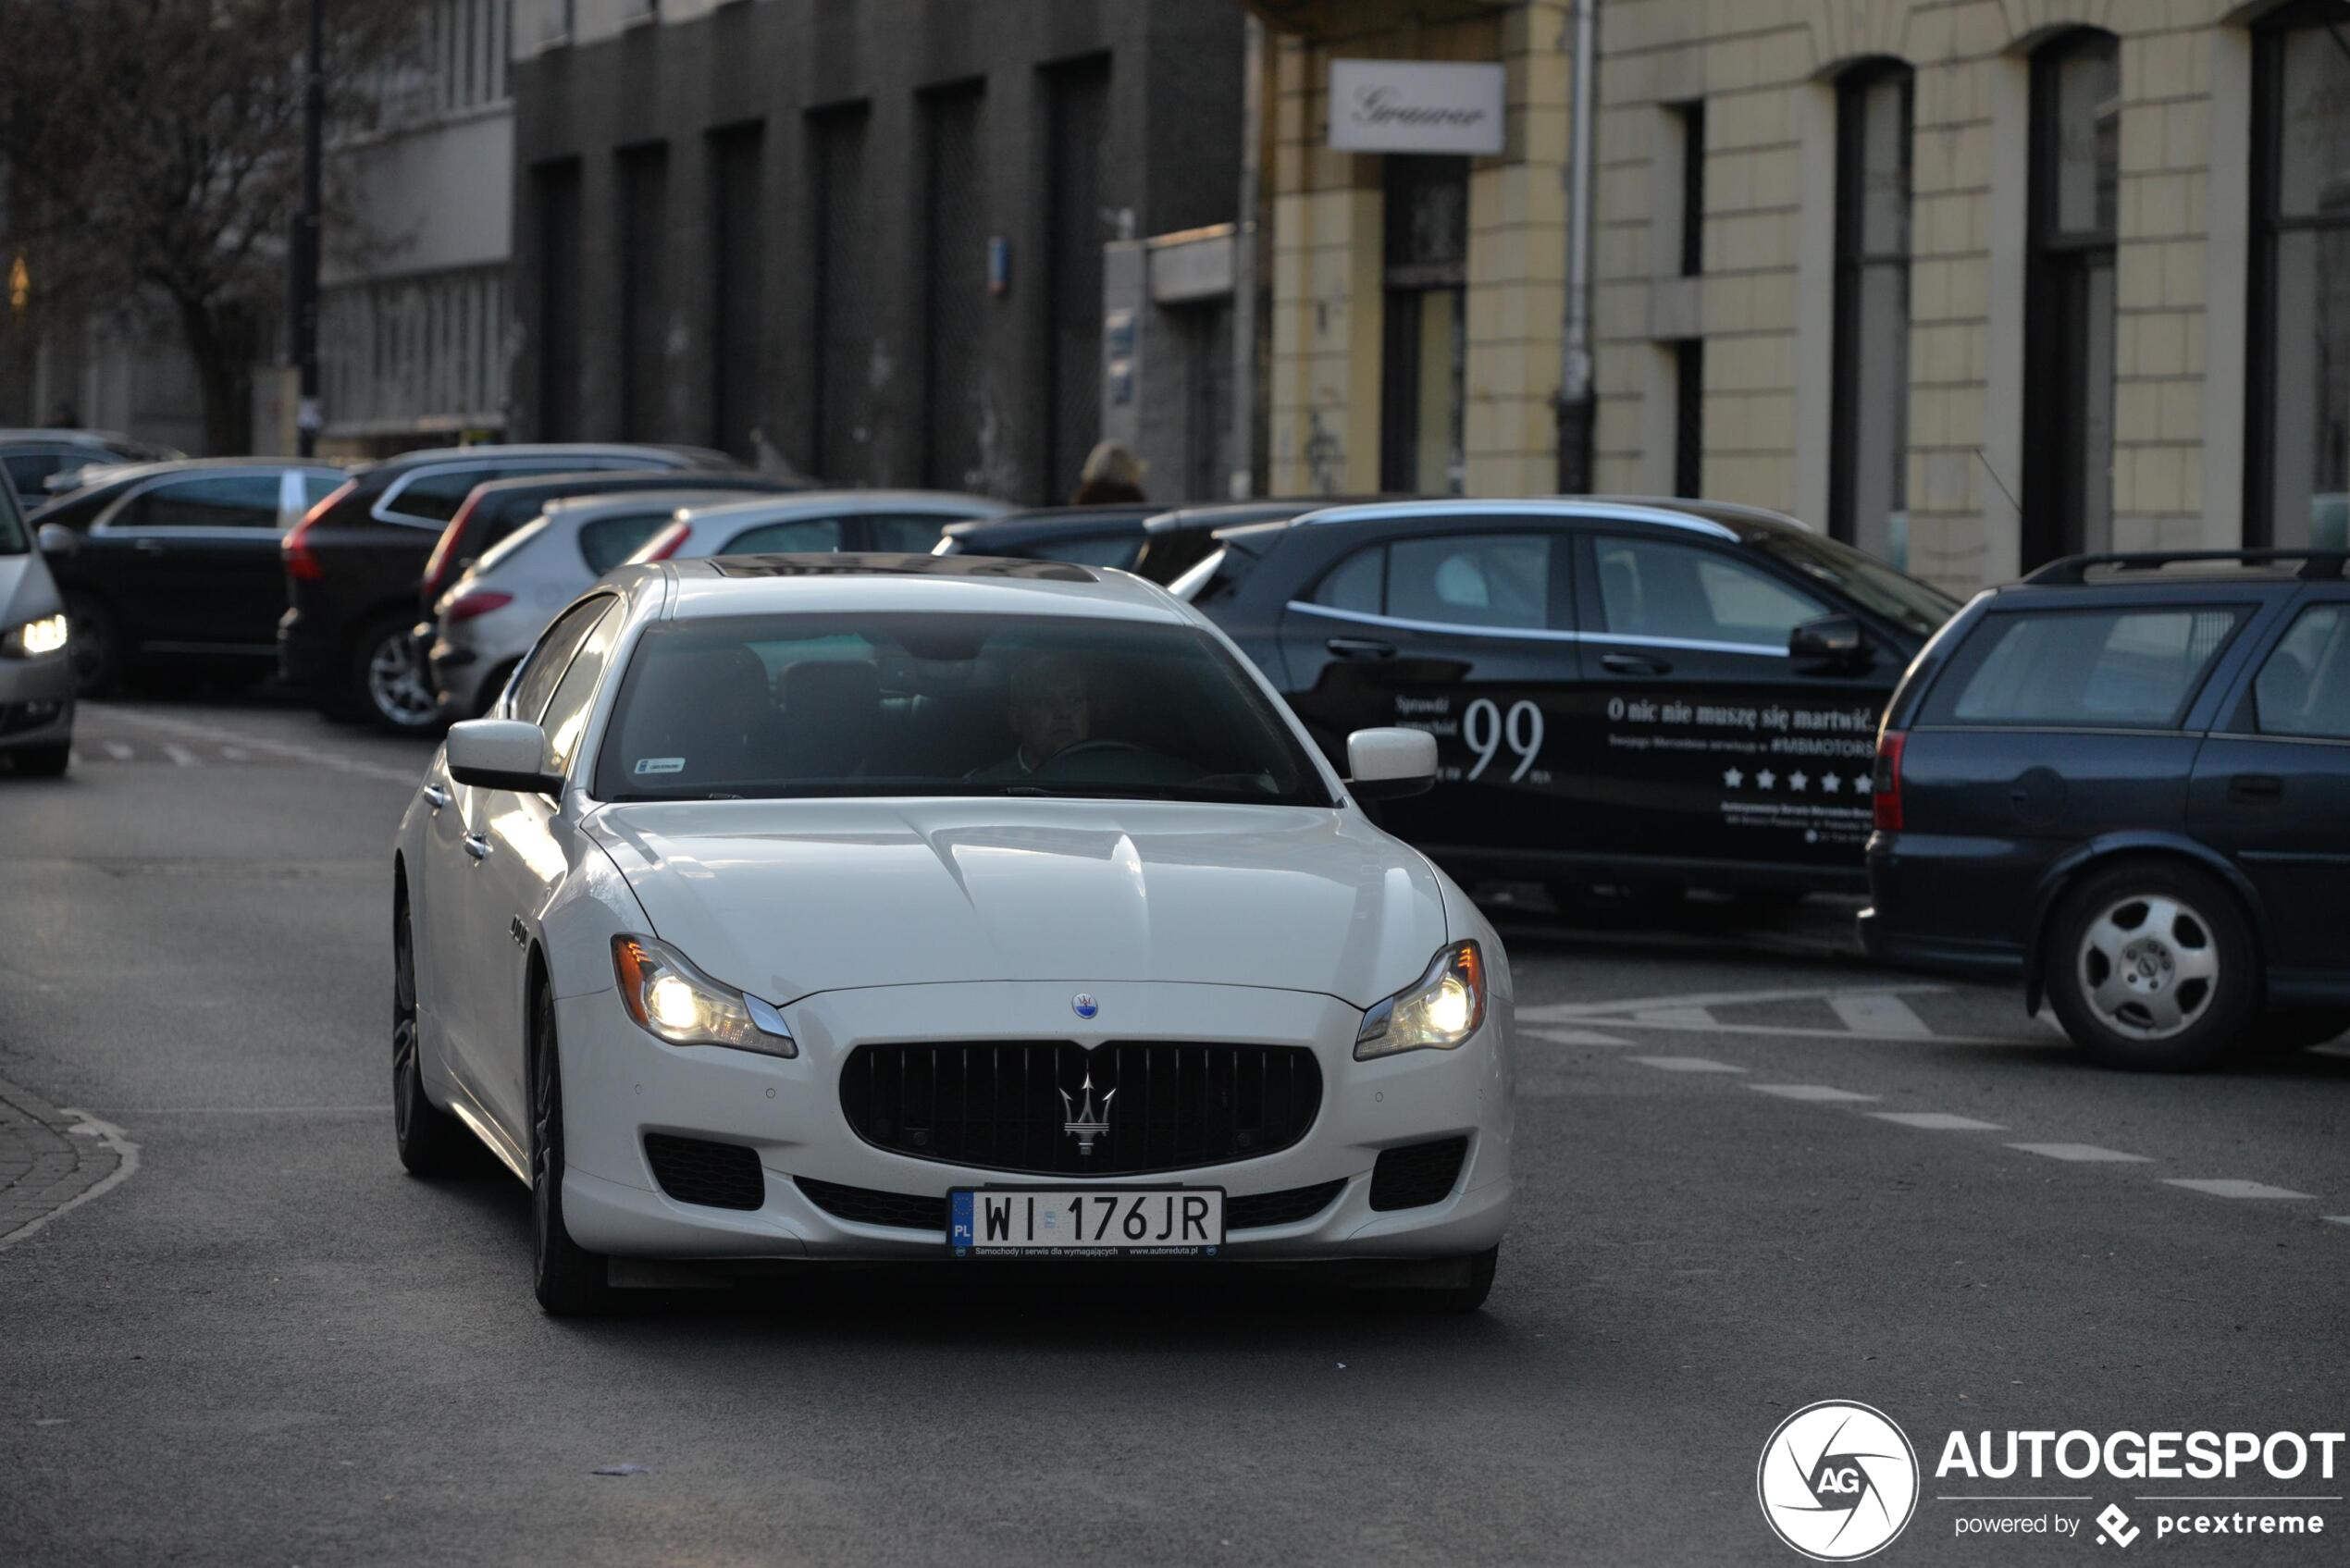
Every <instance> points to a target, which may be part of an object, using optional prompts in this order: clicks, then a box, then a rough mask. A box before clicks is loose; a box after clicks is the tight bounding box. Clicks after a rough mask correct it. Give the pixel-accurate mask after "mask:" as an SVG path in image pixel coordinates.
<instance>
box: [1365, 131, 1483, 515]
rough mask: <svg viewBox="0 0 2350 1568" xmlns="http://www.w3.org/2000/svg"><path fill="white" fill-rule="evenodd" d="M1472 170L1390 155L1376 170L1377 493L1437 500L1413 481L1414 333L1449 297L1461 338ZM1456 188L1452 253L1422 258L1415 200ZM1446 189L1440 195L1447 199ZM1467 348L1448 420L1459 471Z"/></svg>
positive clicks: (1452, 162)
mask: <svg viewBox="0 0 2350 1568" xmlns="http://www.w3.org/2000/svg"><path fill="white" fill-rule="evenodd" d="M1470 168H1471V165H1470V162H1469V160H1468V159H1467V158H1466V157H1461V156H1456V155H1452V154H1389V155H1388V156H1387V158H1386V160H1385V164H1384V167H1383V168H1382V170H1381V179H1382V182H1383V185H1384V190H1385V196H1384V200H1385V207H1386V210H1385V213H1384V215H1383V229H1384V234H1383V238H1382V245H1383V253H1382V256H1381V261H1380V282H1381V286H1382V294H1381V302H1380V303H1381V310H1380V315H1381V339H1382V341H1381V345H1380V361H1379V488H1381V489H1383V490H1386V491H1388V492H1390V493H1391V494H1395V495H1416V494H1421V493H1443V492H1441V491H1438V490H1435V489H1434V488H1431V487H1429V486H1428V485H1425V484H1423V483H1421V481H1422V480H1423V479H1424V478H1425V475H1421V474H1420V473H1419V463H1418V456H1419V446H1420V438H1421V435H1422V434H1423V432H1422V431H1421V429H1420V404H1419V395H1420V377H1421V372H1422V369H1423V366H1422V365H1421V363H1420V340H1421V338H1422V335H1423V334H1422V331H1421V327H1422V323H1423V321H1424V320H1425V314H1426V312H1427V309H1428V304H1429V300H1430V298H1431V297H1437V296H1444V297H1449V298H1450V299H1451V301H1452V302H1453V310H1454V312H1455V318H1456V319H1457V320H1458V321H1459V322H1460V323H1461V326H1462V330H1463V332H1464V334H1465V333H1466V327H1467V309H1468V295H1467V287H1468V243H1469V234H1468V204H1469V175H1470ZM1453 186H1457V187H1458V193H1459V203H1460V220H1461V221H1460V235H1459V241H1460V243H1459V248H1458V250H1457V252H1453V251H1450V250H1439V251H1436V252H1433V253H1426V252H1424V251H1423V250H1422V249H1421V247H1420V246H1419V244H1418V242H1417V241H1419V240H1420V239H1421V238H1423V236H1421V235H1420V234H1419V233H1418V232H1417V231H1416V229H1415V228H1414V226H1413V223H1412V221H1411V220H1412V216H1413V212H1414V210H1415V209H1414V202H1415V199H1416V197H1417V196H1418V195H1419V194H1421V193H1423V192H1428V191H1435V190H1437V189H1438V188H1440V187H1445V188H1450V187H1453ZM1450 193H1451V192H1450V190H1449V189H1447V191H1446V194H1447V195H1448V196H1449V195H1450ZM1462 352H1463V356H1464V364H1463V365H1462V372H1463V374H1462V380H1461V387H1460V395H1459V397H1458V399H1457V401H1456V403H1455V406H1454V411H1453V412H1454V418H1455V422H1456V424H1458V425H1459V426H1460V428H1459V429H1458V430H1457V431H1455V432H1454V436H1455V440H1454V447H1455V450H1456V451H1460V452H1461V455H1462V461H1463V463H1464V464H1466V458H1467V453H1466V434H1467V414H1468V388H1467V378H1466V345H1464V347H1463V350H1462Z"/></svg>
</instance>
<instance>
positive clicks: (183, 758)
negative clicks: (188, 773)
mask: <svg viewBox="0 0 2350 1568" xmlns="http://www.w3.org/2000/svg"><path fill="white" fill-rule="evenodd" d="M163 754H164V755H165V756H166V757H168V758H170V759H171V763H172V766H174V767H176V768H192V767H194V766H195V765H196V754H195V753H194V752H192V751H191V750H189V749H188V748H187V747H184V746H179V745H177V744H175V743H173V742H171V741H165V742H164V743H163Z"/></svg>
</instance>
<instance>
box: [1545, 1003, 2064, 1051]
mask: <svg viewBox="0 0 2350 1568" xmlns="http://www.w3.org/2000/svg"><path fill="white" fill-rule="evenodd" d="M1680 1010H1682V1009H1676V1008H1661V1009H1658V1010H1656V1011H1653V1012H1648V1013H1639V1014H1635V1015H1633V1016H1632V1017H1630V1018H1618V1017H1615V1016H1614V1015H1613V1014H1608V1013H1593V1014H1589V1015H1587V1016H1585V1017H1583V1018H1581V1019H1577V1021H1578V1022H1584V1023H1603V1024H1605V1025H1607V1027H1608V1028H1610V1029H1661V1030H1666V1031H1674V1032H1678V1033H1684V1034H1770V1035H1780V1036H1784V1037H1786V1038H1787V1039H1791V1040H1830V1041H1842V1040H1879V1041H1889V1042H1892V1043H1897V1044H1904V1045H1919V1044H1926V1043H1932V1044H1936V1045H2038V1044H2041V1043H2043V1042H2040V1041H2037V1040H2028V1039H2018V1038H2017V1037H2016V1036H2014V1035H1996V1034H1934V1035H1916V1034H1861V1033H1856V1032H1854V1031H1850V1030H1843V1029H1807V1028H1805V1027H1803V1026H1801V1025H1800V1024H1785V1023H1728V1022H1724V1021H1722V1020H1719V1019H1716V1020H1714V1021H1713V1022H1711V1023H1707V1024H1703V1025H1700V1024H1695V1023H1683V1022H1680V1021H1678V1020H1677V1019H1676V1020H1670V1021H1666V1020H1665V1019H1664V1015H1665V1014H1666V1013H1669V1012H1675V1011H1680ZM1518 1017H1519V1018H1520V1019H1524V1018H1525V1017H1526V1015H1525V1014H1524V1013H1520V1014H1519V1015H1518Z"/></svg>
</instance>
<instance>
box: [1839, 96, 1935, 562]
mask: <svg viewBox="0 0 2350 1568" xmlns="http://www.w3.org/2000/svg"><path fill="white" fill-rule="evenodd" d="M1913 81H1914V78H1913V77H1912V76H1911V71H1910V68H1909V67H1907V66H1904V65H1900V64H1899V63H1897V62H1894V61H1890V60H1886V61H1878V62H1875V63H1873V64H1870V65H1864V66H1860V67H1856V68H1854V69H1852V70H1850V71H1848V72H1846V73H1845V75H1844V77H1843V79H1842V80H1840V81H1838V82H1837V119H1836V136H1837V153H1836V160H1837V162H1836V402H1835V407H1834V411H1833V416H1832V417H1833V420H1834V434H1833V436H1832V438H1831V449H1830V450H1831V451H1832V452H1833V454H1834V455H1833V457H1832V460H1831V462H1832V467H1831V471H1830V475H1829V487H1828V531H1829V532H1830V533H1831V534H1833V535H1834V536H1835V537H1837V538H1839V539H1842V540H1843V541H1844V542H1845V543H1846V544H1849V545H1852V546H1855V547H1857V548H1859V549H1864V550H1866V551H1868V552H1869V553H1870V554H1871V555H1874V556H1876V557H1878V558H1879V559H1881V560H1884V561H1889V562H1892V563H1893V564H1894V565H1896V566H1907V565H1908V563H1909V542H1910V541H1909V533H1910V529H1909V515H1908V505H1909V500H1908V492H1907V478H1908V475H1907V469H1908V459H1909V444H1910V436H1909V424H1910V420H1909V414H1910V130H1911V104H1912V97H1913Z"/></svg>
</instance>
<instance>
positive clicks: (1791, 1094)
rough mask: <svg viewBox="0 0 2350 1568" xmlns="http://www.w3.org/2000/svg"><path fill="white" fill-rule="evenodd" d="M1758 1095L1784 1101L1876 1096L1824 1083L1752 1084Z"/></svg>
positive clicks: (1871, 1098)
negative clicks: (1766, 1095)
mask: <svg viewBox="0 0 2350 1568" xmlns="http://www.w3.org/2000/svg"><path fill="white" fill-rule="evenodd" d="M1747 1087H1748V1088H1749V1089H1751V1090H1753V1091H1754V1092H1755V1093H1757V1094H1775V1095H1777V1096H1778V1097H1779V1098H1780V1099H1782V1100H1822V1101H1838V1102H1841V1101H1848V1100H1874V1099H1875V1098H1876V1096H1875V1095H1874V1094H1855V1093H1852V1091H1851V1090H1849V1089H1831V1088H1830V1087H1828V1086H1827V1085H1826V1084H1824V1083H1750V1084H1748V1085H1747Z"/></svg>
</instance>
